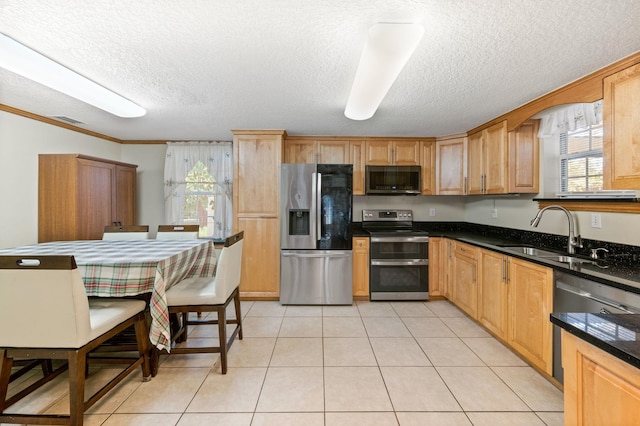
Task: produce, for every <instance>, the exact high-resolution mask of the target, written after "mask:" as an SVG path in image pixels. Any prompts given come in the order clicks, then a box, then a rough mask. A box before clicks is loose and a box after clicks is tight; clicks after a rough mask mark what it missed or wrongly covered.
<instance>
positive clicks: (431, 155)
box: [420, 142, 436, 195]
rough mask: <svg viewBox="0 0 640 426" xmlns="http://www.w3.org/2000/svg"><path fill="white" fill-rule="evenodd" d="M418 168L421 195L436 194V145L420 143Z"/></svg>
mask: <svg viewBox="0 0 640 426" xmlns="http://www.w3.org/2000/svg"><path fill="white" fill-rule="evenodd" d="M420 166H421V167H422V168H421V171H422V173H421V176H422V195H435V193H436V143H435V142H422V143H421V144H420Z"/></svg>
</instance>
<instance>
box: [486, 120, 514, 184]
mask: <svg viewBox="0 0 640 426" xmlns="http://www.w3.org/2000/svg"><path fill="white" fill-rule="evenodd" d="M484 132H485V140H484V144H483V148H484V153H483V157H482V160H483V163H482V168H483V174H484V193H485V194H506V193H507V190H508V187H509V175H508V170H509V163H508V161H509V155H508V143H507V121H506V120H504V121H502V122H500V123H497V124H494V125H493V126H491V127H489V128H487V129H485V130H484Z"/></svg>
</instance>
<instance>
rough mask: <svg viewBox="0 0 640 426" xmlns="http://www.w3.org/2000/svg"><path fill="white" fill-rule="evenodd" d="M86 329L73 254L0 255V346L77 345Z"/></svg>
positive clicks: (85, 311)
mask: <svg viewBox="0 0 640 426" xmlns="http://www.w3.org/2000/svg"><path fill="white" fill-rule="evenodd" d="M90 332H91V320H90V314H89V300H88V299H87V293H86V291H85V289H84V283H83V281H82V277H81V276H80V272H79V271H78V268H77V266H76V262H75V259H74V257H73V256H29V255H23V256H0V347H21V348H25V347H26V348H34V347H35V348H77V347H80V346H82V345H83V344H85V343H87V341H88V338H89V335H90Z"/></svg>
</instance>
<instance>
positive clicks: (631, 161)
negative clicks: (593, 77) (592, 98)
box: [602, 65, 640, 189]
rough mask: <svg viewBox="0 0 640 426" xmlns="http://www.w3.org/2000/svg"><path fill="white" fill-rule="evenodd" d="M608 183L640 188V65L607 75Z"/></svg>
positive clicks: (605, 145) (610, 186)
mask: <svg viewBox="0 0 640 426" xmlns="http://www.w3.org/2000/svg"><path fill="white" fill-rule="evenodd" d="M602 118H603V130H604V140H603V155H604V184H605V187H606V188H608V189H640V65H634V66H632V67H629V68H626V69H624V70H622V71H619V72H617V73H615V74H612V75H610V76H608V77H606V78H605V79H604V101H603V117H602Z"/></svg>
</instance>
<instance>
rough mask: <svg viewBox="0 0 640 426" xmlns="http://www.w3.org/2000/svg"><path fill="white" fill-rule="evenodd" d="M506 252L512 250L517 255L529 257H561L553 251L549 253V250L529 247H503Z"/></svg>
mask: <svg viewBox="0 0 640 426" xmlns="http://www.w3.org/2000/svg"><path fill="white" fill-rule="evenodd" d="M502 248H503V249H505V250H510V251H514V252H517V253H522V254H528V255H529V256H540V257H557V256H559V255H558V253H556V252H553V251H548V250H543V249H538V248H535V247H529V246H509V247H502Z"/></svg>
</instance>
